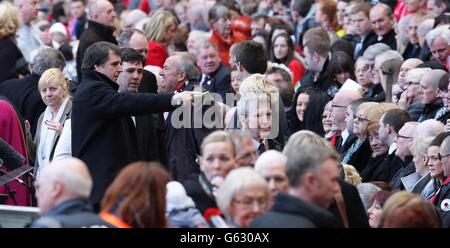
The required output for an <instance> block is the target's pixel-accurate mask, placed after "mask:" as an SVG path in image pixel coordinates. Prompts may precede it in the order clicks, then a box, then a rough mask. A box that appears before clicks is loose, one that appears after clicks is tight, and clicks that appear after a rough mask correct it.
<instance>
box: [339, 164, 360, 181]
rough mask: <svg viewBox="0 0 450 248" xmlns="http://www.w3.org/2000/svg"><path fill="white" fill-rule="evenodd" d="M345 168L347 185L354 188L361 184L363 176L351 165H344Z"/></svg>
mask: <svg viewBox="0 0 450 248" xmlns="http://www.w3.org/2000/svg"><path fill="white" fill-rule="evenodd" d="M342 166H343V167H344V173H345V181H346V182H347V183H350V184H352V185H354V186H357V185H358V184H360V183H361V176H360V175H359V173H358V171H357V170H356V169H355V167H353V166H352V165H349V164H343V165H342Z"/></svg>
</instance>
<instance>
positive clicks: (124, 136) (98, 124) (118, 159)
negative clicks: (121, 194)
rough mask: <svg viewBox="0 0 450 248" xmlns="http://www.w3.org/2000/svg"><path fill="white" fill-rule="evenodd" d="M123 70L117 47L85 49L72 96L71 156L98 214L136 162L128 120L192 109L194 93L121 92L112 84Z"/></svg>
mask: <svg viewBox="0 0 450 248" xmlns="http://www.w3.org/2000/svg"><path fill="white" fill-rule="evenodd" d="M121 71H122V66H121V59H120V49H119V47H117V46H116V45H114V44H112V43H109V42H97V43H94V44H93V45H92V46H91V47H89V48H88V49H87V50H86V54H85V56H84V59H83V80H82V82H81V84H80V86H79V87H78V89H77V91H76V93H75V95H74V97H73V107H72V155H73V156H74V157H77V158H80V159H81V160H83V161H85V162H86V164H87V165H88V167H89V171H90V173H91V175H92V179H93V183H94V187H93V190H92V193H91V196H90V201H91V203H93V204H94V206H95V207H96V210H97V211H98V210H99V204H100V201H101V200H102V198H103V194H104V192H105V190H106V189H107V188H108V186H109V185H110V183H111V182H112V181H113V179H114V177H115V176H116V175H117V174H118V172H119V171H120V170H121V169H122V168H123V167H124V166H126V165H127V164H129V163H130V162H132V161H135V160H136V159H137V154H136V153H137V152H136V151H137V148H136V146H137V142H136V136H135V135H134V133H133V130H132V129H130V128H129V127H130V126H131V125H133V124H132V123H131V122H132V120H131V118H130V116H136V115H144V114H149V113H154V112H163V111H170V110H173V105H177V104H179V103H180V102H183V103H184V104H188V105H190V102H191V101H192V93H190V92H183V93H179V94H177V95H174V94H173V93H172V94H159V95H155V94H150V93H140V94H135V93H129V92H125V93H119V92H118V89H119V86H118V84H117V83H116V82H115V81H116V80H117V78H118V76H119V73H120V72H121Z"/></svg>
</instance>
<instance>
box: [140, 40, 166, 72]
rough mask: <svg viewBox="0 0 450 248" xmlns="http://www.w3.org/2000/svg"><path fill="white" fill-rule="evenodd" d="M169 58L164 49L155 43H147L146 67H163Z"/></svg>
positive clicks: (161, 45)
mask: <svg viewBox="0 0 450 248" xmlns="http://www.w3.org/2000/svg"><path fill="white" fill-rule="evenodd" d="M168 57H169V53H167V49H166V47H165V46H164V45H163V44H161V43H159V42H156V41H150V42H149V43H148V56H147V62H146V63H145V64H146V65H156V66H159V67H161V68H162V67H163V66H164V62H165V61H166V59H167V58H168Z"/></svg>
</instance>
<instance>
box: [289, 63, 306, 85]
mask: <svg viewBox="0 0 450 248" xmlns="http://www.w3.org/2000/svg"><path fill="white" fill-rule="evenodd" d="M289 69H290V70H291V71H292V74H293V76H294V78H293V81H292V86H293V87H295V85H297V83H298V81H300V79H302V77H303V74H305V68H304V67H303V65H302V63H300V61H298V60H296V59H292V60H291V63H289Z"/></svg>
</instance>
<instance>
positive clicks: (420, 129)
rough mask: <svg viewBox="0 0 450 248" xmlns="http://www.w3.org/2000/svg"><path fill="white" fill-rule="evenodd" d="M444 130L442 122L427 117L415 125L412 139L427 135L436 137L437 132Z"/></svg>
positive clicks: (426, 136)
mask: <svg viewBox="0 0 450 248" xmlns="http://www.w3.org/2000/svg"><path fill="white" fill-rule="evenodd" d="M443 132H445V127H444V124H442V122H440V121H437V120H434V119H429V120H426V121H423V122H421V123H419V125H417V127H416V130H415V131H414V140H423V139H425V138H428V137H436V136H437V135H438V134H440V133H443Z"/></svg>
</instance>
